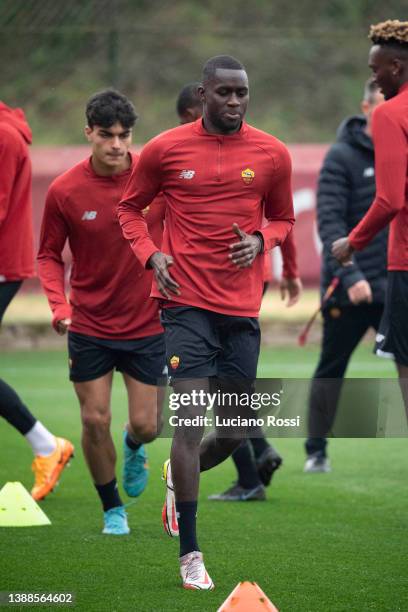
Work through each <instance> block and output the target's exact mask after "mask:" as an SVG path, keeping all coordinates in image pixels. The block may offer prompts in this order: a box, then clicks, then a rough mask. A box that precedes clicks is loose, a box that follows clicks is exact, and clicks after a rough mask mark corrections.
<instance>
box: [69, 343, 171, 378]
mask: <svg viewBox="0 0 408 612" xmlns="http://www.w3.org/2000/svg"><path fill="white" fill-rule="evenodd" d="M68 353H69V378H70V380H72V381H73V382H85V381H88V380H95V378H99V377H101V376H104V375H105V374H107V373H108V372H111V371H112V370H114V369H116V370H118V371H119V372H123V373H125V374H129V376H132V378H135V379H136V380H139V381H140V382H143V383H146V384H147V385H166V384H167V375H166V372H167V370H166V349H165V344H164V334H156V335H154V336H146V337H145V338H137V339H135V340H108V339H104V338H95V336H87V335H85V334H78V333H76V332H68Z"/></svg>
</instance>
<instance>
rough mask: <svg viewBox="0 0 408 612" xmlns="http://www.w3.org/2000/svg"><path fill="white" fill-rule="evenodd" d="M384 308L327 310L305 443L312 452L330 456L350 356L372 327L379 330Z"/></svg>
mask: <svg viewBox="0 0 408 612" xmlns="http://www.w3.org/2000/svg"><path fill="white" fill-rule="evenodd" d="M383 309H384V306H383V304H360V305H358V306H351V305H350V306H343V307H339V308H333V307H331V308H327V309H325V310H324V311H323V339H322V348H321V353H320V360H319V363H318V365H317V368H316V371H315V373H314V375H313V379H312V384H311V388H310V396H309V416H308V433H309V437H308V439H307V441H306V445H305V447H306V452H307V454H308V455H311V454H313V453H319V455H321V456H322V457H325V456H326V445H327V440H326V436H327V434H328V433H329V432H330V430H331V429H332V427H333V423H334V420H335V418H336V411H337V404H338V399H339V396H340V392H341V386H342V382H343V377H344V374H345V372H346V369H347V366H348V363H349V361H350V357H351V355H352V354H353V351H354V349H355V348H356V347H357V345H358V344H359V342H360V340H361V339H362V338H363V336H364V335H365V333H366V332H367V330H368V329H369V328H370V327H373V328H374V329H375V330H376V331H377V330H378V327H379V325H380V320H381V316H382V313H383ZM325 379H326V380H325ZM327 379H331V380H330V381H328V380H327ZM333 379H337V380H333Z"/></svg>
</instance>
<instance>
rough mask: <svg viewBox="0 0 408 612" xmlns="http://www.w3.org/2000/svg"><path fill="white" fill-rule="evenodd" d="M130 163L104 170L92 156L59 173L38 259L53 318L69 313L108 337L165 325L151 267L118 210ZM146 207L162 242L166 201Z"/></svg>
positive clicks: (75, 322)
mask: <svg viewBox="0 0 408 612" xmlns="http://www.w3.org/2000/svg"><path fill="white" fill-rule="evenodd" d="M136 164H137V156H136V155H134V154H132V167H134V166H135V165H136ZM132 167H131V168H129V169H128V170H126V171H124V172H122V173H120V174H116V175H114V176H110V177H108V176H100V175H97V174H96V173H95V172H94V170H93V168H92V163H91V160H90V159H87V160H85V161H83V162H81V163H79V164H77V165H76V166H74V167H73V168H72V169H71V170H68V171H67V172H65V173H64V174H62V175H61V176H59V177H58V178H57V179H56V180H55V181H54V182H53V183H52V184H51V186H50V188H49V190H48V194H47V200H46V205H45V211H44V217H43V222H42V228H41V239H40V250H39V254H38V267H39V275H40V278H41V282H42V284H43V287H44V290H45V293H46V295H47V297H48V301H49V303H50V307H51V310H52V312H53V324H54V326H55V325H56V323H57V322H58V321H60V320H61V319H64V318H67V317H68V318H69V317H70V318H72V325H71V326H70V329H71V330H72V331H74V332H79V333H82V334H87V335H91V336H96V337H99V338H110V339H133V338H141V337H145V336H150V335H153V334H158V333H160V332H162V331H163V330H162V327H161V325H160V321H159V314H158V306H157V301H156V300H152V299H151V298H150V297H149V294H150V289H151V284H152V275H153V274H152V271H150V270H145V269H144V268H143V267H142V266H141V264H140V263H139V262H138V261H137V260H136V258H135V256H134V255H133V253H132V250H131V249H130V248H129V244H128V242H127V241H126V240H125V239H124V237H123V234H122V231H121V228H120V225H119V222H118V218H117V215H116V206H117V203H118V202H119V200H120V198H121V196H122V193H123V190H124V187H125V185H126V183H127V181H128V180H129V177H130V175H131V170H132ZM144 214H145V218H146V221H147V224H148V227H149V231H150V232H151V235H152V238H153V241H154V243H155V244H157V245H158V246H160V243H161V237H162V221H163V206H162V205H160V203H156V202H153V204H152V205H151V206H150V207H149V210H148V211H145V212H144ZM67 239H68V242H69V246H70V249H71V252H72V269H71V277H70V285H71V291H70V296H69V302H70V303H68V301H67V298H66V295H65V290H64V263H63V260H62V256H61V254H62V251H63V248H64V244H65V242H66V240H67Z"/></svg>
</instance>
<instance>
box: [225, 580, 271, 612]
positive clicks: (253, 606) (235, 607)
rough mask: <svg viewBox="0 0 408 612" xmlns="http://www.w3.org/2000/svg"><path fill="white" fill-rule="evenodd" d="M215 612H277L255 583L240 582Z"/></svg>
mask: <svg viewBox="0 0 408 612" xmlns="http://www.w3.org/2000/svg"><path fill="white" fill-rule="evenodd" d="M217 612H278V609H277V608H275V606H274V605H273V603H272V602H271V600H270V599H268V598H267V596H266V595H265V593H264V592H263V590H262V589H261V588H260V587H259V586H258V585H257V584H256V582H240V583H239V584H237V586H236V587H235V589H234V590H233V591H232V593H231V595H229V596H228V597H227V599H226V600H225V601H224V603H223V604H222V606H221V608H218V610H217Z"/></svg>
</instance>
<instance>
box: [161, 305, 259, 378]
mask: <svg viewBox="0 0 408 612" xmlns="http://www.w3.org/2000/svg"><path fill="white" fill-rule="evenodd" d="M161 319H162V325H163V327H164V330H165V339H166V356H167V365H168V371H169V375H170V376H171V377H172V378H173V379H174V378H207V377H211V376H217V377H220V378H234V379H240V378H244V379H246V378H250V379H255V378H256V369H257V365H258V357H259V348H260V341H261V332H260V329H259V323H258V319H257V318H255V317H235V316H231V315H224V314H219V313H217V312H212V311H210V310H204V309H202V308H195V307H193V306H176V307H175V308H164V309H163V310H162V314H161Z"/></svg>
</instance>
